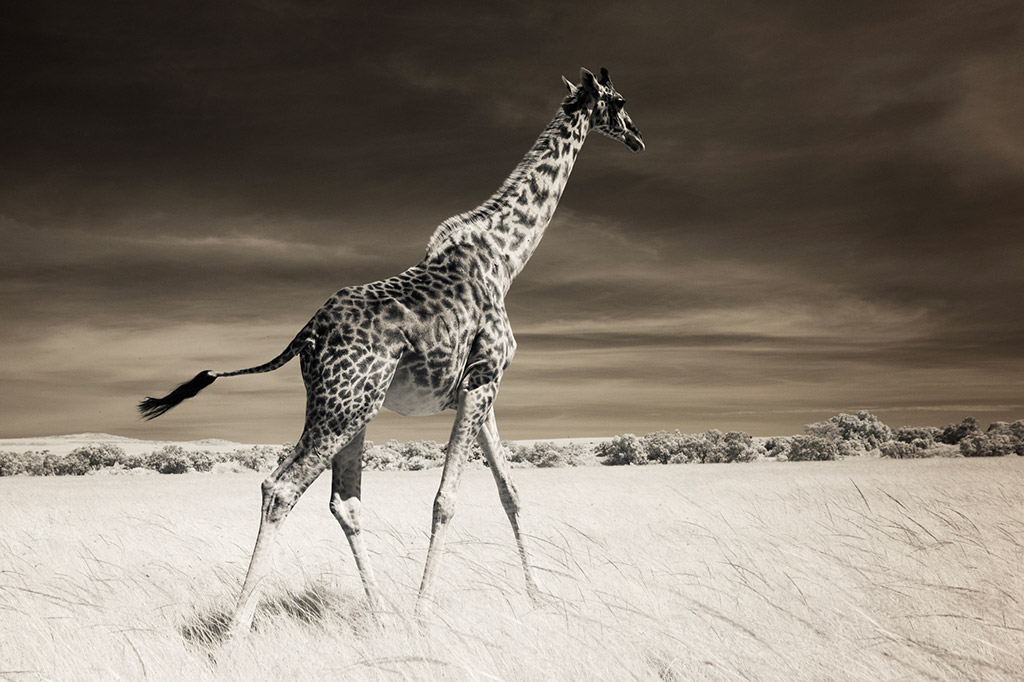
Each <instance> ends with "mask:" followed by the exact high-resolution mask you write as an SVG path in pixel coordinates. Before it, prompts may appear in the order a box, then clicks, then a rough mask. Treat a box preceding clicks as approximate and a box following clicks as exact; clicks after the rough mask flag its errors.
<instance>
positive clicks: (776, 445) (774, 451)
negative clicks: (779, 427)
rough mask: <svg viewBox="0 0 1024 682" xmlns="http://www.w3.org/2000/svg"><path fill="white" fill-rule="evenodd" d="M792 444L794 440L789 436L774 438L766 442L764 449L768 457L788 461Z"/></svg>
mask: <svg viewBox="0 0 1024 682" xmlns="http://www.w3.org/2000/svg"><path fill="white" fill-rule="evenodd" d="M792 444H793V442H792V439H791V438H790V437H789V436H774V437H772V438H769V439H768V440H766V441H765V442H764V448H765V451H766V453H767V456H768V457H777V458H779V459H787V458H788V457H789V450H790V448H791V447H792Z"/></svg>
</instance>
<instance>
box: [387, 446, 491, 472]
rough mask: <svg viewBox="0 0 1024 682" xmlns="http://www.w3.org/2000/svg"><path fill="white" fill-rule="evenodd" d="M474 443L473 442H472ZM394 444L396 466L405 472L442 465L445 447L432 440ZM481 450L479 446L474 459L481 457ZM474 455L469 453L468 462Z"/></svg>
mask: <svg viewBox="0 0 1024 682" xmlns="http://www.w3.org/2000/svg"><path fill="white" fill-rule="evenodd" d="M474 442H475V441H474ZM392 443H394V444H395V446H397V448H398V466H399V468H400V469H404V470H406V471H418V470H420V469H431V468H433V467H438V466H441V465H442V464H444V455H445V446H443V445H441V444H440V443H437V442H435V441H432V440H414V441H409V442H408V443H403V444H399V443H397V442H396V441H388V444H389V445H390V444H392ZM481 453H482V450H480V448H479V444H478V447H477V450H476V459H479V458H480V457H481ZM473 455H474V453H473V452H470V455H469V458H468V459H470V460H472V459H474V456H473Z"/></svg>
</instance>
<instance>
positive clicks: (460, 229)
mask: <svg viewBox="0 0 1024 682" xmlns="http://www.w3.org/2000/svg"><path fill="white" fill-rule="evenodd" d="M581 98H582V96H581V95H580V93H576V94H575V95H569V96H568V97H566V98H565V99H564V100H562V104H561V111H562V112H563V114H564V115H565V116H569V115H571V114H573V113H574V112H576V111H577V110H578V109H579V108H580V106H581V105H580V99H581ZM559 118H560V117H557V116H556V118H555V119H554V120H552V121H551V123H549V124H548V126H547V127H546V128H545V129H544V131H543V132H542V133H541V135H540V137H539V138H538V139H537V141H536V142H535V143H534V145H533V147H531V148H530V151H528V152H527V153H526V156H524V157H523V160H522V161H520V162H519V165H517V166H516V167H515V169H514V170H513V171H512V173H511V174H510V175H509V176H508V177H507V178H506V179H505V181H504V182H503V183H501V187H499V188H498V191H497V192H495V193H494V194H492V195H491V197H490V198H489V199H488V200H487V201H485V202H484V203H482V204H481V205H480V206H478V207H477V208H475V209H473V210H472V211H466V212H465V213H459V214H458V215H453V216H452V217H451V218H448V219H447V220H445V221H444V222H442V223H441V224H440V225H439V226H438V227H437V229H436V230H434V234H432V235H431V236H430V241H429V242H427V256H436V255H437V254H439V253H441V252H443V251H444V250H445V249H446V248H447V247H449V246H452V245H453V244H455V243H456V241H455V239H456V238H457V237H458V236H459V235H461V234H463V233H466V232H469V231H470V230H472V228H474V227H476V226H478V225H480V224H481V223H482V222H483V221H484V219H486V217H487V216H488V215H490V214H491V213H492V212H494V211H495V210H496V209H498V208H499V207H500V206H501V205H502V203H504V199H505V198H506V197H507V196H508V195H509V194H510V193H511V192H512V191H513V190H514V189H515V188H516V187H517V186H518V185H519V183H520V182H521V181H522V180H523V179H524V178H525V177H526V176H527V175H529V173H530V172H531V169H532V168H533V167H534V165H535V163H536V161H537V160H538V159H539V158H540V156H541V154H542V153H543V152H544V150H545V149H546V148H547V147H546V144H545V143H546V141H547V139H548V138H549V137H550V136H551V135H555V134H557V131H558V125H559Z"/></svg>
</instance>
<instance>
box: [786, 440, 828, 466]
mask: <svg viewBox="0 0 1024 682" xmlns="http://www.w3.org/2000/svg"><path fill="white" fill-rule="evenodd" d="M833 459H839V447H838V446H837V445H836V443H835V441H831V440H828V439H826V438H822V437H820V436H807V435H804V436H793V437H792V438H791V439H790V449H789V461H790V462H818V461H825V460H833Z"/></svg>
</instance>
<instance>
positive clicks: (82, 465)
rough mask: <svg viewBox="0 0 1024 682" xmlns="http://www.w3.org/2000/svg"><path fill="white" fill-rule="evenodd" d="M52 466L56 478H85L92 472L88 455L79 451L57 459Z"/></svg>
mask: <svg viewBox="0 0 1024 682" xmlns="http://www.w3.org/2000/svg"><path fill="white" fill-rule="evenodd" d="M52 466H53V473H54V474H55V475H57V476H85V475H86V474H87V473H89V472H90V471H92V465H91V464H90V463H89V457H88V455H86V454H85V453H83V452H80V449H79V450H75V451H73V452H71V453H68V454H67V455H64V456H63V457H59V458H57V461H56V462H54V463H53V465H52Z"/></svg>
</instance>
